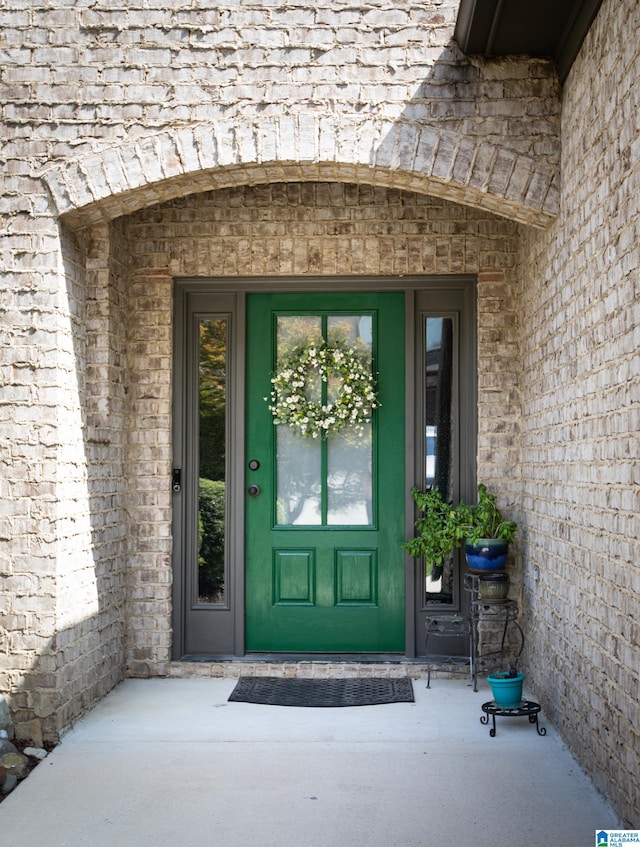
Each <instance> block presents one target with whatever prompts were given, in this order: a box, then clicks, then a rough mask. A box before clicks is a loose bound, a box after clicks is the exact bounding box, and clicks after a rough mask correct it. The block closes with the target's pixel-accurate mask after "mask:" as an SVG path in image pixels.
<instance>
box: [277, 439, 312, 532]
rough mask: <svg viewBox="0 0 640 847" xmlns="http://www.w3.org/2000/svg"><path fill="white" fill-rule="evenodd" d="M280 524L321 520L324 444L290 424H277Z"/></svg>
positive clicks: (310, 522) (290, 524)
mask: <svg viewBox="0 0 640 847" xmlns="http://www.w3.org/2000/svg"><path fill="white" fill-rule="evenodd" d="M276 445H277V455H278V462H277V471H276V479H277V489H278V493H277V506H276V508H277V513H276V523H277V524H278V525H279V526H295V525H299V526H300V525H307V526H318V525H319V524H321V523H322V485H321V468H322V464H321V463H322V452H321V450H322V444H321V442H320V440H319V439H317V438H307V437H305V436H304V435H299V434H298V433H297V432H296V431H295V430H293V429H292V428H291V427H289V426H282V425H281V426H277V427H276Z"/></svg>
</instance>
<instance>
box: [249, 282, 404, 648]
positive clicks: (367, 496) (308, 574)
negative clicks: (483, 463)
mask: <svg viewBox="0 0 640 847" xmlns="http://www.w3.org/2000/svg"><path fill="white" fill-rule="evenodd" d="M247 339H248V341H247V382H246V385H247V396H246V420H247V423H246V433H247V441H246V477H245V488H246V649H247V651H248V652H295V653H300V652H309V653H312V652H315V653H331V652H333V653H361V652H385V653H386V652H399V653H401V652H404V650H405V637H404V632H405V605H404V601H405V584H404V551H403V549H402V546H401V545H402V542H403V540H404V503H405V491H406V486H405V473H404V468H405V446H404V432H405V426H404V408H405V404H404V361H405V345H404V295H403V294H401V293H379V294H250V295H248V299H247ZM323 343H327V344H329V345H330V346H335V345H336V344H346V345H347V346H349V347H350V348H352V349H357V350H360V351H363V352H362V354H361V355H362V356H364V359H365V361H366V359H367V356H368V357H369V359H370V362H371V367H372V372H373V373H374V374H376V379H377V396H378V401H379V404H380V405H379V407H378V408H377V409H376V410H375V411H374V413H373V419H372V421H371V423H366V424H364V426H363V427H362V428H361V429H360V430H357V429H355V428H353V427H345V428H344V429H342V430H341V431H340V432H337V433H333V432H329V434H328V435H326V436H320V437H315V438H314V437H312V436H310V435H303V434H300V433H299V432H298V431H297V430H296V429H295V428H292V427H291V426H289V425H287V424H278V425H275V424H274V419H273V416H272V413H271V411H270V410H269V402H268V398H269V396H270V393H271V388H272V386H271V381H270V380H271V376H272V374H273V372H274V371H275V370H277V368H278V363H279V362H280V363H282V361H283V358H285V357H286V356H287V355H288V353H290V351H291V349H292V348H294V347H296V346H298V345H300V344H304V345H307V346H309V345H316V346H322V344H323ZM311 381H312V380H311V376H310V378H309V381H308V386H307V387H308V390H309V391H313V387H312V386H311ZM338 385H339V380H338ZM326 390H327V389H326V388H324V391H325V392H326Z"/></svg>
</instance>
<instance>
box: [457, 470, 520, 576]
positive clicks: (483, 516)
mask: <svg viewBox="0 0 640 847" xmlns="http://www.w3.org/2000/svg"><path fill="white" fill-rule="evenodd" d="M455 511H456V520H457V522H458V529H459V531H460V532H461V533H462V535H463V537H464V539H465V554H466V557H467V566H468V568H469V570H470V571H471V573H478V574H487V573H496V572H500V571H503V570H504V568H505V565H506V563H507V556H508V553H509V544H511V542H512V541H513V540H514V537H515V534H516V532H517V530H518V526H517V524H516V523H514V521H507V520H505V519H504V517H503V515H502V512H501V511H500V509H499V508H498V506H497V503H496V497H495V495H494V494H489V491H488V489H487V486H486V485H484V483H480V485H479V486H478V501H477V502H476V503H475V504H473V505H470V506H469V505H467V504H465V503H460V504H459V505H458V506H456V510H455Z"/></svg>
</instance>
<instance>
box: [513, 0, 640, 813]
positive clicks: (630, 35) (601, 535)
mask: <svg viewBox="0 0 640 847" xmlns="http://www.w3.org/2000/svg"><path fill="white" fill-rule="evenodd" d="M639 69H640V7H639V6H638V4H637V3H635V2H617V0H614V2H605V3H604V5H603V7H602V9H601V11H600V13H599V16H598V18H597V20H596V22H595V25H594V26H593V28H592V30H591V32H590V33H589V36H588V38H587V40H586V42H585V44H584V46H583V49H582V51H581V55H580V57H579V59H578V61H577V63H576V64H575V66H574V68H573V70H572V72H571V74H570V76H569V79H568V80H567V83H566V86H565V89H564V97H563V104H562V108H563V113H562V127H563V131H562V151H563V153H562V193H561V215H560V218H559V220H558V222H557V223H556V224H555V225H554V226H553V227H552V228H551V229H550V230H549V232H548V233H545V234H544V235H535V234H533V232H532V231H529V232H528V233H527V234H526V236H525V237H524V238H523V240H522V252H521V255H520V263H519V266H520V277H521V303H522V311H521V321H520V335H521V350H522V366H523V373H522V399H523V417H522V428H523V438H522V451H523V452H522V458H523V462H522V470H523V478H522V491H523V512H524V516H525V522H526V542H525V545H524V554H525V559H524V560H525V591H526V595H525V599H526V619H527V634H528V639H529V644H528V648H527V655H528V657H529V669H530V674H531V677H532V679H533V680H534V683H535V687H536V690H537V691H538V693H539V694H540V697H541V699H542V701H543V704H544V707H545V708H546V709H547V710H548V712H549V714H550V716H551V718H552V720H553V721H554V723H555V724H556V725H557V726H558V727H559V728H560V730H561V731H562V733H563V735H564V737H565V738H566V739H567V741H568V742H569V744H570V745H571V748H572V750H573V752H574V753H575V754H576V755H577V757H578V759H579V760H580V761H581V762H582V764H583V765H585V767H586V768H587V769H588V770H589V772H590V773H592V775H593V777H594V779H595V782H596V784H597V785H598V786H599V787H600V788H601V789H602V790H603V791H605V792H606V793H607V794H608V795H609V796H610V797H611V798H612V799H613V801H614V803H615V805H616V807H617V809H618V810H619V811H620V813H621V815H622V816H623V817H624V818H625V819H626V820H627V821H628V822H629V823H630V825H632V826H633V827H634V828H635V827H638V826H640V817H638V814H639V808H640V806H639V803H638V798H639V797H640V758H639V755H640V707H639V701H638V692H639V691H640V565H639V564H638V562H639V561H640V559H639V553H640V545H639V543H638V539H639V531H638V514H639V513H640V464H639V461H638V446H639V444H638V432H640V358H639V349H640V330H639V326H640V306H639V302H640V301H639V298H638V295H639V288H638V279H639V276H640V249H639V243H640V165H639V162H640V128H639V126H638V122H637V119H632V118H631V116H633V115H635V116H636V117H637V114H638V107H639V106H640V102H639V100H640V93H639V92H640V85H639V74H638V70H639Z"/></svg>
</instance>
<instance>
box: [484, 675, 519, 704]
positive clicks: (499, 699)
mask: <svg viewBox="0 0 640 847" xmlns="http://www.w3.org/2000/svg"><path fill="white" fill-rule="evenodd" d="M487 681H488V682H489V685H490V686H491V692H492V694H493V699H494V700H495V703H496V705H497V706H500V708H501V709H517V708H518V706H519V705H520V703H521V702H522V683H523V682H524V674H523V673H519V674H518V675H517V676H509V674H506V673H496V674H489V676H488V677H487Z"/></svg>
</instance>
